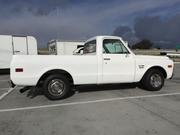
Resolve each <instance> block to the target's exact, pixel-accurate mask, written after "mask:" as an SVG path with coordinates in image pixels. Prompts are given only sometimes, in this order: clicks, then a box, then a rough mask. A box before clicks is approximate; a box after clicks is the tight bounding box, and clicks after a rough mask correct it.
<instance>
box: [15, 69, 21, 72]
mask: <svg viewBox="0 0 180 135" xmlns="http://www.w3.org/2000/svg"><path fill="white" fill-rule="evenodd" d="M15 71H16V72H23V68H16V69H15Z"/></svg>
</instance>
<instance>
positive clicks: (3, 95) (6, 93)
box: [0, 86, 17, 101]
mask: <svg viewBox="0 0 180 135" xmlns="http://www.w3.org/2000/svg"><path fill="white" fill-rule="evenodd" d="M16 87H17V86H15V87H14V88H10V89H9V90H8V91H6V92H5V93H4V94H2V95H1V96H0V101H1V100H2V99H3V98H4V97H6V96H7V95H8V94H9V93H11V92H12V91H13V90H14V89H15V88H16ZM2 89H3V88H2Z"/></svg>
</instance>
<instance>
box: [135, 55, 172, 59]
mask: <svg viewBox="0 0 180 135" xmlns="http://www.w3.org/2000/svg"><path fill="white" fill-rule="evenodd" d="M135 58H136V59H143V60H169V58H168V57H167V56H151V55H135Z"/></svg>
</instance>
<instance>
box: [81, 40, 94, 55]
mask: <svg viewBox="0 0 180 135" xmlns="http://www.w3.org/2000/svg"><path fill="white" fill-rule="evenodd" d="M95 53H96V40H93V41H90V42H87V43H85V45H84V49H83V54H95Z"/></svg>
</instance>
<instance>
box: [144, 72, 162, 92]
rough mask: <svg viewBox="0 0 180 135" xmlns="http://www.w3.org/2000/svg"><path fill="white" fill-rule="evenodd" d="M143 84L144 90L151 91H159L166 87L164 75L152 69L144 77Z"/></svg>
mask: <svg viewBox="0 0 180 135" xmlns="http://www.w3.org/2000/svg"><path fill="white" fill-rule="evenodd" d="M141 84H142V86H143V88H144V89H146V90H149V91H158V90H160V89H161V88H162V87H163V85H164V76H163V73H162V72H161V71H160V70H158V69H150V70H149V71H147V73H146V74H145V75H144V77H143V79H142V81H141Z"/></svg>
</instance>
